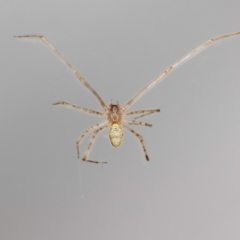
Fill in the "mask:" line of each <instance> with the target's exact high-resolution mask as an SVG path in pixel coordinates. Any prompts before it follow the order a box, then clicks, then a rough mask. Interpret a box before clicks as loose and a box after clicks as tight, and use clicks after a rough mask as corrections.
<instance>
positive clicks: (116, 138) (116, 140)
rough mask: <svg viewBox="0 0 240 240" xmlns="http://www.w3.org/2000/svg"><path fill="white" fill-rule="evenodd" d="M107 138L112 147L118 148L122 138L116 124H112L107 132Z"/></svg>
mask: <svg viewBox="0 0 240 240" xmlns="http://www.w3.org/2000/svg"><path fill="white" fill-rule="evenodd" d="M109 138H110V141H111V144H112V145H113V146H114V147H118V146H119V145H120V144H121V142H122V138H123V131H122V129H121V127H120V126H119V125H118V124H117V123H113V124H112V126H111V127H110V130H109Z"/></svg>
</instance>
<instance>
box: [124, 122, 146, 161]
mask: <svg viewBox="0 0 240 240" xmlns="http://www.w3.org/2000/svg"><path fill="white" fill-rule="evenodd" d="M123 127H124V128H126V129H127V130H128V131H130V132H131V133H133V134H134V135H135V136H136V137H137V138H138V139H139V141H140V143H141V145H142V148H143V152H144V155H145V158H146V160H147V161H149V157H148V154H147V150H146V147H145V144H144V142H143V137H142V136H141V135H140V134H138V133H137V132H135V131H134V130H133V129H131V128H129V127H127V126H125V125H123Z"/></svg>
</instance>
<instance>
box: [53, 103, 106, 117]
mask: <svg viewBox="0 0 240 240" xmlns="http://www.w3.org/2000/svg"><path fill="white" fill-rule="evenodd" d="M53 105H63V106H64V107H70V108H75V109H78V110H83V111H85V112H87V113H90V114H97V115H99V116H103V117H104V116H106V115H105V114H103V113H101V112H98V111H94V110H91V109H88V108H84V107H80V106H77V105H75V104H71V103H67V102H56V103H53Z"/></svg>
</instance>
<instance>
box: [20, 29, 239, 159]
mask: <svg viewBox="0 0 240 240" xmlns="http://www.w3.org/2000/svg"><path fill="white" fill-rule="evenodd" d="M239 34H240V32H235V33H230V34H226V35H222V36H219V37H215V38H212V39H210V40H208V41H207V42H205V43H203V44H202V45H200V46H198V47H197V48H195V49H193V50H192V51H191V52H190V53H188V54H187V55H186V56H184V57H183V58H181V59H180V60H178V61H177V62H176V63H174V64H173V65H171V66H169V67H168V68H166V69H165V70H164V71H163V72H162V73H161V74H160V75H159V76H158V77H157V78H156V79H154V81H153V82H151V83H150V84H148V85H147V86H146V87H145V88H143V90H142V91H140V92H139V93H138V94H136V95H135V96H134V97H133V98H132V99H131V100H130V101H129V102H127V104H126V105H124V106H123V107H121V108H120V106H119V104H118V102H117V104H112V103H110V105H109V107H107V106H106V105H105V103H104V101H103V100H102V98H101V97H100V96H99V95H98V93H97V92H96V91H95V90H94V89H93V88H92V87H91V86H90V85H89V83H88V82H87V81H86V80H85V79H84V78H83V77H82V76H81V75H80V73H79V72H77V70H76V69H75V68H74V67H73V66H72V65H71V64H70V63H69V62H68V61H67V60H66V59H65V58H64V57H63V56H62V54H61V53H60V52H59V51H58V50H57V49H56V48H55V47H54V46H53V45H52V44H51V43H50V42H49V41H48V40H47V39H46V38H45V37H44V36H41V35H24V36H17V37H19V38H39V39H41V40H42V41H43V42H44V43H45V44H46V45H47V46H48V47H50V48H51V49H52V50H53V51H54V52H55V53H56V54H57V56H58V57H59V58H60V59H61V60H62V61H63V62H64V63H65V64H66V65H67V66H68V68H69V69H70V70H71V71H72V72H73V73H74V75H75V76H76V77H77V79H78V80H79V81H80V82H81V83H82V84H84V85H85V87H87V88H88V89H89V90H90V91H91V92H92V93H93V94H94V96H95V97H96V98H97V99H98V101H99V103H100V104H101V105H102V107H103V109H104V111H105V112H104V113H101V112H98V111H95V110H90V109H87V108H84V107H80V106H77V105H74V104H70V103H67V102H57V103H54V105H59V104H60V105H63V106H67V107H72V108H75V109H79V110H83V111H85V112H87V113H90V114H97V115H99V116H102V117H104V118H105V121H104V122H102V123H97V124H95V125H93V126H91V127H89V128H87V129H86V130H85V131H84V133H83V134H82V135H81V136H80V137H79V138H78V139H77V141H76V147H77V153H78V157H79V144H80V142H81V140H82V139H83V138H84V136H85V135H86V134H87V133H88V132H90V131H91V130H93V129H95V128H96V130H95V131H94V132H93V134H92V137H91V140H90V142H89V144H88V147H87V150H86V152H85V154H84V155H83V158H82V160H83V161H86V162H91V163H106V162H99V161H93V160H89V159H88V157H87V156H88V153H89V151H90V148H91V146H92V143H93V141H94V139H95V137H96V135H97V134H98V133H99V132H100V131H101V130H103V129H104V128H107V127H109V128H110V130H109V138H110V141H111V143H112V145H113V146H114V147H118V146H119V145H120V144H121V142H122V138H123V128H125V129H127V130H128V131H130V132H131V133H133V134H134V135H135V136H136V137H137V138H138V139H139V142H140V144H141V145H142V149H143V152H144V154H145V158H146V160H147V161H149V157H148V154H147V150H146V147H145V144H144V142H143V138H142V136H141V135H140V134H138V133H137V132H135V131H134V130H133V129H131V128H129V127H128V126H126V125H125V124H123V122H127V123H128V124H134V125H141V126H147V127H151V126H152V124H149V123H145V122H139V121H136V120H135V119H138V118H141V117H144V116H147V115H150V114H152V113H156V112H159V111H160V109H149V110H137V111H133V112H129V113H125V111H126V110H127V109H128V108H129V107H130V106H131V105H132V103H133V102H135V101H136V100H137V99H138V98H139V97H140V96H141V95H142V94H143V93H145V92H146V91H147V90H149V89H150V88H151V87H152V86H153V85H154V84H156V83H157V82H159V81H160V80H162V79H163V78H164V77H165V76H166V75H167V74H168V73H169V72H171V71H172V70H173V69H174V68H175V67H177V66H178V65H179V64H181V63H183V62H184V61H186V60H187V59H189V58H190V57H192V56H194V55H195V54H197V53H198V52H200V51H201V50H203V49H205V48H206V47H208V46H209V45H211V44H212V43H214V42H216V41H218V40H220V39H224V38H228V37H232V36H236V35H239ZM132 115H138V116H137V117H135V118H134V119H133V120H127V119H126V117H128V116H132ZM139 115H140V116H139Z"/></svg>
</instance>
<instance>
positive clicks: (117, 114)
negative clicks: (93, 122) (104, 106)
mask: <svg viewBox="0 0 240 240" xmlns="http://www.w3.org/2000/svg"><path fill="white" fill-rule="evenodd" d="M107 116H108V121H109V123H110V124H113V123H119V122H121V120H122V111H121V108H120V105H119V103H118V102H116V104H112V102H110V104H109V108H108V114H107Z"/></svg>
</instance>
